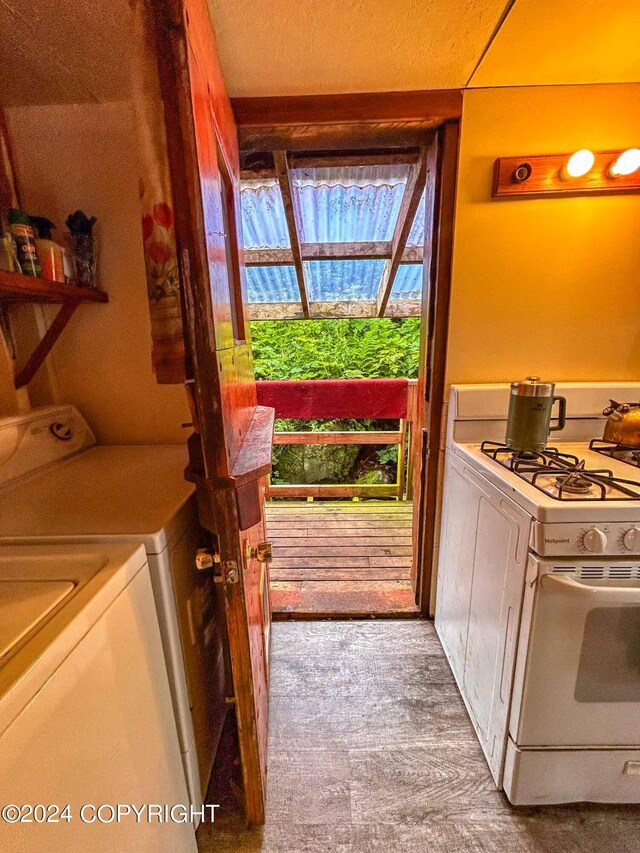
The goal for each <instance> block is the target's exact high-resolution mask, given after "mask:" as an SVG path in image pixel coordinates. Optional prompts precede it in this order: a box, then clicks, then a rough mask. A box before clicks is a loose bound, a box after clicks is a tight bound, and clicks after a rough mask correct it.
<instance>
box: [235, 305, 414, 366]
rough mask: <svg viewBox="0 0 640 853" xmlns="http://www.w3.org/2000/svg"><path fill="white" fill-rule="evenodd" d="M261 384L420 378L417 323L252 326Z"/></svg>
mask: <svg viewBox="0 0 640 853" xmlns="http://www.w3.org/2000/svg"><path fill="white" fill-rule="evenodd" d="M251 335H252V339H253V357H254V364H255V371H256V379H373V378H387V379H392V378H395V377H401V376H405V377H407V379H414V378H415V377H416V376H417V375H418V353H419V349H420V320H419V318H418V317H407V318H392V319H379V320H377V319H371V320H260V321H254V322H253V323H252V324H251Z"/></svg>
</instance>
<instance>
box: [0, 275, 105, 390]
mask: <svg viewBox="0 0 640 853" xmlns="http://www.w3.org/2000/svg"><path fill="white" fill-rule="evenodd" d="M108 301H109V297H108V296H107V294H106V293H105V292H104V290H98V289H97V288H91V289H90V288H88V287H77V286H76V285H75V284H62V283H60V282H59V281H47V280H46V279H44V278H34V277H32V276H29V275H23V274H22V273H19V272H7V270H0V305H3V304H4V305H19V304H21V303H24V302H33V303H37V302H39V303H48V304H50V305H62V308H61V309H60V310H59V311H58V314H57V315H56V317H55V319H54V321H53V322H52V323H51V325H50V326H49V328H48V329H47V331H46V332H45V335H44V337H43V338H42V340H41V341H40V343H39V344H38V346H37V347H36V348H35V349H34V351H33V352H32V353H31V355H30V356H29V360H28V361H27V363H26V364H25V366H24V367H23V368H22V370H20V371H19V373H17V374H16V376H15V379H14V384H15V387H16V388H22V386H23V385H28V384H29V382H31V380H32V379H33V377H34V376H35V374H36V373H37V371H38V369H39V368H40V367H41V365H42V363H43V362H44V360H45V358H46V357H47V356H48V355H49V353H50V352H51V349H52V347H53V345H54V344H55V342H56V341H57V340H58V338H59V337H60V335H61V334H62V332H63V331H64V329H65V328H66V325H67V323H68V322H69V320H70V319H71V318H72V316H73V314H74V312H75V310H76V308H77V307H78V305H80V304H81V303H87V302H108Z"/></svg>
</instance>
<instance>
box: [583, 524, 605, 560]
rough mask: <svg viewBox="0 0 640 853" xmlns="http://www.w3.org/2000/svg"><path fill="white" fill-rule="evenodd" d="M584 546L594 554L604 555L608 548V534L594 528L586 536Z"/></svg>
mask: <svg viewBox="0 0 640 853" xmlns="http://www.w3.org/2000/svg"><path fill="white" fill-rule="evenodd" d="M582 544H583V545H584V547H585V548H586V549H587V551H591V553H592V554H604V552H605V550H606V548H607V534H606V533H604V531H602V530H599V529H598V528H597V527H592V528H591V530H587V532H586V533H585V534H584V537H583V539H582Z"/></svg>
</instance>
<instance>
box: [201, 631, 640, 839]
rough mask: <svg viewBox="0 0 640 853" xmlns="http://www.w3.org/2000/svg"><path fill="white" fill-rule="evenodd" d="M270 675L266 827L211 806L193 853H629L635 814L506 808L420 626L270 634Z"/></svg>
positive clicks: (639, 817)
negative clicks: (213, 811) (211, 818)
mask: <svg viewBox="0 0 640 853" xmlns="http://www.w3.org/2000/svg"><path fill="white" fill-rule="evenodd" d="M271 673H272V674H271V694H270V695H271V711H270V737H269V802H268V807H267V822H266V825H265V827H263V828H261V829H259V830H247V829H246V828H245V827H244V823H243V820H242V817H241V815H240V814H239V811H238V808H237V804H236V802H235V801H234V797H233V793H232V792H230V791H227V794H226V795H225V794H224V792H221V793H213V794H212V797H213V799H210V800H209V801H213V802H220V805H221V808H220V809H218V811H217V817H216V821H215V823H214V824H206V825H203V826H202V827H201V828H200V830H199V832H198V846H199V850H200V853H213V851H216V853H227V851H237V853H245V851H247V853H249V851H251V853H253V851H269V853H320V851H322V853H329V851H336V853H360V851H362V853H365V851H366V853H376V851H380V853H383V851H384V853H390V851H392V852H393V853H395V851H399V853H404V851H406V852H407V853H409V851H411V853H413V851H429V853H441V851H442V853H479V851H482V853H493V851H495V853H511V851H553V853H561V851H562V853H596V851H598V853H627V851H628V852H629V853H631V851H634V853H637V851H638V850H640V807H636V806H599V805H588V804H584V805H574V806H561V807H555V806H554V807H546V808H519V809H514V808H513V807H512V806H510V805H509V803H508V802H507V800H506V798H505V797H504V796H503V795H502V794H501V793H500V792H499V791H497V790H496V789H495V786H494V784H493V781H492V779H491V776H490V774H489V771H488V769H487V766H486V764H485V761H484V758H483V756H482V753H481V750H480V747H479V745H478V743H477V741H476V738H475V735H474V732H473V729H472V726H471V723H470V721H469V719H468V717H467V713H466V710H465V708H464V705H463V703H462V700H461V698H460V696H459V694H458V691H457V689H456V687H455V684H454V681H453V677H452V675H451V672H450V670H449V667H448V665H447V662H446V660H445V657H444V654H443V652H442V649H441V647H440V644H439V642H438V639H437V637H436V635H435V631H434V628H433V625H432V624H431V623H428V622H423V621H387V622H385V621H380V622H371V621H367V622H284V623H280V624H276V625H274V626H273V659H272V669H271ZM237 769H238V768H237V767H236V771H237ZM216 796H218V797H225V796H226V800H225V799H215V797H216Z"/></svg>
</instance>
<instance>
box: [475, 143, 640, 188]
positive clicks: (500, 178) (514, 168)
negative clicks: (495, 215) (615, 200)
mask: <svg viewBox="0 0 640 853" xmlns="http://www.w3.org/2000/svg"><path fill="white" fill-rule="evenodd" d="M572 153H573V152H570V153H568V154H542V155H536V156H533V157H528V156H525V157H499V158H498V159H497V160H496V161H495V163H494V168H493V187H492V190H491V196H492V198H525V197H544V196H554V195H564V196H567V195H569V196H571V195H588V194H594V193H595V194H601V195H603V194H611V193H631V192H639V191H640V168H639V169H636V171H635V172H632V173H631V174H630V175H619V176H617V177H615V176H613V175H612V174H611V171H610V169H611V165H612V163H614V162H615V160H616V159H617V158H618V157H619V156H620V154H622V153H623V152H622V151H597V152H596V151H594V152H593V153H594V162H593V166H592V167H591V168H590V169H589V171H588V172H587V173H586V174H584V175H581V176H580V177H575V178H572V177H564V176H563V169H565V167H566V165H567V162H568V160H569V158H570V157H571V154H572Z"/></svg>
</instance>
